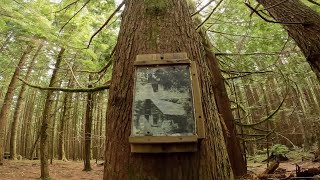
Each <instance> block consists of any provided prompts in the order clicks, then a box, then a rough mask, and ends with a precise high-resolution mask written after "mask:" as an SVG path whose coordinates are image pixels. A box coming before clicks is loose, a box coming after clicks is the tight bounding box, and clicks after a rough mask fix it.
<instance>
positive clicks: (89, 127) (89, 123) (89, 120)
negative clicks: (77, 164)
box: [83, 75, 94, 171]
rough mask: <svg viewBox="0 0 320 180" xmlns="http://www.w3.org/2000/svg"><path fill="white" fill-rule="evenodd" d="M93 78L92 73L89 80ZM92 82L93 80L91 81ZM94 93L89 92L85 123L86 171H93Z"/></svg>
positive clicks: (84, 158) (84, 156)
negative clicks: (91, 161)
mask: <svg viewBox="0 0 320 180" xmlns="http://www.w3.org/2000/svg"><path fill="white" fill-rule="evenodd" d="M91 80H92V75H89V81H91ZM90 83H91V82H90ZM88 88H92V85H88ZM93 99H94V98H93V93H92V92H88V94H87V106H86V118H85V123H84V151H83V162H84V168H83V170H84V171H91V165H90V160H91V130H92V118H93Z"/></svg>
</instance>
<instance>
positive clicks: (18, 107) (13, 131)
mask: <svg viewBox="0 0 320 180" xmlns="http://www.w3.org/2000/svg"><path fill="white" fill-rule="evenodd" d="M42 47H43V44H42V43H41V44H40V45H39V47H38V49H37V51H36V53H35V54H34V56H33V58H32V60H31V62H30V64H29V67H28V70H27V73H26V75H25V80H26V81H27V80H28V79H29V76H30V74H31V71H32V69H33V66H34V64H35V60H36V58H37V56H38V55H39V52H40V50H41V48H42ZM26 89H27V86H26V85H25V84H22V86H21V89H20V92H19V96H18V100H17V104H16V107H15V110H14V114H13V122H12V126H11V137H10V155H11V158H12V159H17V130H18V125H19V119H20V114H21V108H22V105H23V102H24V96H25V92H26Z"/></svg>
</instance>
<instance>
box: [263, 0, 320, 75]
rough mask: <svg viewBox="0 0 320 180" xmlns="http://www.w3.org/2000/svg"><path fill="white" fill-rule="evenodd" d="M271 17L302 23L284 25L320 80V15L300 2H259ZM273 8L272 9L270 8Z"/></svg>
mask: <svg viewBox="0 0 320 180" xmlns="http://www.w3.org/2000/svg"><path fill="white" fill-rule="evenodd" d="M257 1H258V2H259V3H260V4H262V5H263V6H264V7H265V8H267V11H268V12H269V13H270V15H271V16H272V17H273V18H274V19H275V20H276V21H279V22H284V23H287V22H301V24H283V26H284V28H285V29H286V30H287V31H288V33H289V36H290V37H292V38H293V39H294V40H295V42H296V43H297V45H298V46H299V47H300V49H301V50H302V52H303V54H304V55H305V57H306V59H307V61H308V63H309V64H310V66H311V69H312V70H313V71H314V72H315V73H316V75H317V77H318V80H320V33H319V32H320V15H319V14H318V13H317V12H315V11H313V10H312V9H311V8H309V7H308V6H306V5H305V4H303V3H302V2H301V1H300V0H288V1H284V2H282V3H279V0H257ZM268 7H271V8H268Z"/></svg>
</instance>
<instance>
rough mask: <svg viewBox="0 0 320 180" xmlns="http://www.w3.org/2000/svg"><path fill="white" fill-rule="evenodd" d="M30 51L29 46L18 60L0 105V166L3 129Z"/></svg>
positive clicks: (3, 144) (3, 142)
mask: <svg viewBox="0 0 320 180" xmlns="http://www.w3.org/2000/svg"><path fill="white" fill-rule="evenodd" d="M32 49H33V47H32V46H31V45H29V46H28V47H27V49H26V50H25V51H24V53H23V54H22V56H21V58H20V60H19V63H18V65H17V67H16V69H15V71H14V73H13V75H12V78H11V81H10V84H9V87H8V90H7V93H6V95H5V97H4V100H3V103H2V108H1V110H0V165H2V164H3V154H4V149H5V135H6V134H5V128H6V126H7V120H8V114H9V109H10V106H11V103H12V98H13V95H14V91H15V89H16V86H17V81H18V77H19V76H20V70H21V69H22V67H23V66H24V64H25V62H26V60H27V58H28V55H29V54H30V53H31V51H32Z"/></svg>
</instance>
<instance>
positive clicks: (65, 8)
mask: <svg viewBox="0 0 320 180" xmlns="http://www.w3.org/2000/svg"><path fill="white" fill-rule="evenodd" d="M79 1H80V0H76V1H74V2H72V3H70V4H68V5H66V6H65V7H63V8H62V9H59V10H57V11H53V12H50V13H59V12H61V11H63V10H67V9H69V7H70V6H72V5H74V4H77V3H78V2H79ZM50 13H48V14H50Z"/></svg>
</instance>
